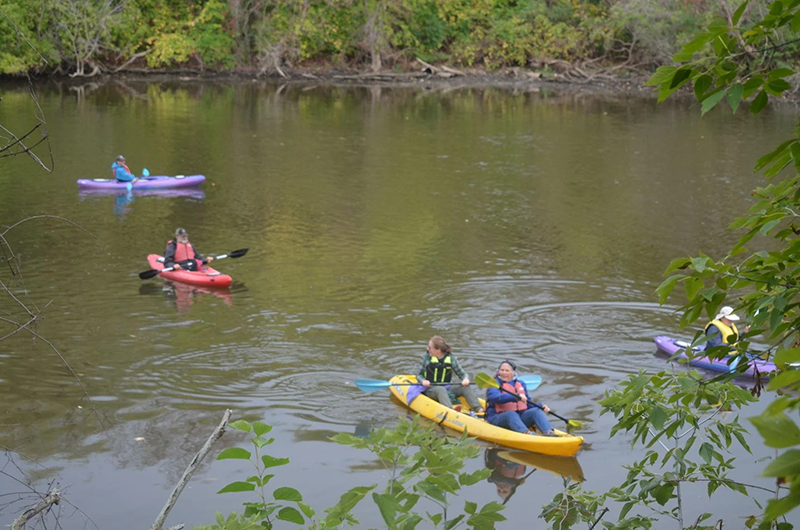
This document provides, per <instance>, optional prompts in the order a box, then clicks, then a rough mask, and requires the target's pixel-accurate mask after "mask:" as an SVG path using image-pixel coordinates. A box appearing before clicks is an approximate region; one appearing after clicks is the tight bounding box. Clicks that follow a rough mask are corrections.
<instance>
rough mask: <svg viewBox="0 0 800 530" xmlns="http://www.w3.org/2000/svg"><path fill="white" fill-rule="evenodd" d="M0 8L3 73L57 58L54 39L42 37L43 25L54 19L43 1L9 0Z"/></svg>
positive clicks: (20, 71)
mask: <svg viewBox="0 0 800 530" xmlns="http://www.w3.org/2000/svg"><path fill="white" fill-rule="evenodd" d="M0 11H2V13H0V74H24V73H25V72H28V71H30V70H37V69H40V68H43V67H44V66H45V64H46V62H45V61H47V62H50V63H51V64H55V63H56V62H57V61H58V54H57V52H56V50H55V46H54V43H53V42H52V40H49V39H47V38H44V37H39V29H40V27H42V28H47V27H49V24H50V23H51V22H52V19H51V18H50V17H49V16H46V15H45V14H44V13H46V10H45V8H44V2H43V1H40V0H34V1H24V2H23V1H21V0H7V1H4V2H3V3H2V4H0ZM38 13H43V14H42V16H41V18H39V17H38Z"/></svg>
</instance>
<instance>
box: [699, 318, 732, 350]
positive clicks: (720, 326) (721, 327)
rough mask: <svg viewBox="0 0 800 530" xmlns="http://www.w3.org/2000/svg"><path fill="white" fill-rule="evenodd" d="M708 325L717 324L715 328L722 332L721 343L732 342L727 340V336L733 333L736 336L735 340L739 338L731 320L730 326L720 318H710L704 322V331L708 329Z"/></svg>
mask: <svg viewBox="0 0 800 530" xmlns="http://www.w3.org/2000/svg"><path fill="white" fill-rule="evenodd" d="M709 326H717V329H718V330H719V332H720V333H721V334H722V344H733V343H732V342H730V341H729V340H728V338H729V337H731V336H733V335H735V336H736V339H737V340H738V339H739V330H738V329H737V328H736V324H734V323H733V322H731V325H730V326H726V325H725V324H723V323H722V321H721V320H712V321H711V322H709V323H708V324H706V328H705V331H708V328H709Z"/></svg>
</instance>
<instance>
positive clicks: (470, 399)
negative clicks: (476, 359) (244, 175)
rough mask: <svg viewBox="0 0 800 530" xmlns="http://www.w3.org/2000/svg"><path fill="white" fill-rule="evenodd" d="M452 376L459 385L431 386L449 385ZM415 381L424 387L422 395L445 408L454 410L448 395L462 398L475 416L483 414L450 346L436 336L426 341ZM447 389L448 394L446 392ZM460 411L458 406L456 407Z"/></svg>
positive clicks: (465, 374) (478, 401)
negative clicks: (426, 348)
mask: <svg viewBox="0 0 800 530" xmlns="http://www.w3.org/2000/svg"><path fill="white" fill-rule="evenodd" d="M453 374H455V375H456V377H458V378H459V379H460V380H461V383H460V384H456V383H454V384H452V385H450V386H449V387H446V386H441V385H440V386H431V383H450V382H451V381H452V379H453ZM417 379H418V380H420V381H421V382H422V386H423V387H425V390H424V393H425V395H426V396H428V397H429V398H431V399H435V400H436V401H438V402H439V403H441V404H442V405H444V406H445V407H449V408H451V409H452V408H454V407H453V401H452V399H451V398H450V394H452V395H453V397H455V398H459V397H460V396H464V399H466V400H467V404H469V408H471V409H472V410H473V411H474V412H475V413H476V414H480V413H482V412H483V407H482V406H481V402H480V400H479V399H478V396H477V395H475V391H474V390H472V387H470V386H469V376H468V375H467V372H465V371H464V369H463V368H461V364H460V363H459V362H458V359H456V356H455V355H453V353H452V351H451V350H450V345H449V344H447V342H445V340H444V339H443V338H442V337H439V336H438V335H437V336H435V337H432V338H431V340H429V341H428V351H427V352H425V354H423V355H422V364H421V365H420V368H419V373H418V374H417ZM448 389H449V392H448ZM458 408H459V409H460V406H459V407H458Z"/></svg>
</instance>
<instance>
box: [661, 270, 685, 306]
mask: <svg viewBox="0 0 800 530" xmlns="http://www.w3.org/2000/svg"><path fill="white" fill-rule="evenodd" d="M684 278H685V276H684V275H683V274H674V275H672V276H670V277H669V278H667V279H666V280H664V281H663V282H661V285H659V286H658V287H657V288H656V294H657V295H658V303H659V304H663V303H664V302H666V301H667V298H668V297H669V295H670V293H671V292H672V290H673V289H674V288H675V284H677V283H678V282H679V281H681V280H682V279H684Z"/></svg>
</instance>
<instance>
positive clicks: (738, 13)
mask: <svg viewBox="0 0 800 530" xmlns="http://www.w3.org/2000/svg"><path fill="white" fill-rule="evenodd" d="M749 3H750V0H745V1H744V2H742V5H740V6H739V7H738V8H736V11H734V13H733V18H731V22H733V25H734V26H735V25H736V24H738V23H739V20H740V19H741V18H742V14H743V13H744V10H745V9H747V4H749Z"/></svg>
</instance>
